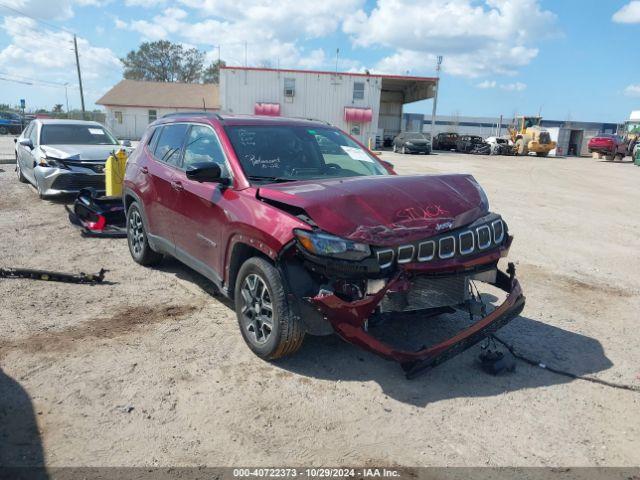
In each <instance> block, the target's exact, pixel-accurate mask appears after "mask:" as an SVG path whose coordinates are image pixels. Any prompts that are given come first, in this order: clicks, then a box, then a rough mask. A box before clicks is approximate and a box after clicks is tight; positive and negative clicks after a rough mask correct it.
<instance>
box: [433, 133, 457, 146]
mask: <svg viewBox="0 0 640 480" xmlns="http://www.w3.org/2000/svg"><path fill="white" fill-rule="evenodd" d="M458 137H459V135H458V134H457V133H453V132H442V133H439V134H437V135H436V136H435V138H434V139H433V149H434V150H455V148H456V142H457V141H458Z"/></svg>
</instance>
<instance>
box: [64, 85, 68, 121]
mask: <svg viewBox="0 0 640 480" xmlns="http://www.w3.org/2000/svg"><path fill="white" fill-rule="evenodd" d="M68 86H69V82H67V83H65V84H64V98H65V100H66V101H67V118H68V117H69V93H68V92H67V87H68Z"/></svg>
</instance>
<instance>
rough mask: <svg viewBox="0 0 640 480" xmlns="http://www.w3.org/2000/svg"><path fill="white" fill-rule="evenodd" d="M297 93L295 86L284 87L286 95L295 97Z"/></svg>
mask: <svg viewBox="0 0 640 480" xmlns="http://www.w3.org/2000/svg"><path fill="white" fill-rule="evenodd" d="M295 94H296V90H295V88H285V89H284V96H285V97H294V96H295Z"/></svg>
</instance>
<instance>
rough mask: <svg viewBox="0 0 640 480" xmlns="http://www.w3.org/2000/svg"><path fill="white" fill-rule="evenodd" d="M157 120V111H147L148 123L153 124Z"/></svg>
mask: <svg viewBox="0 0 640 480" xmlns="http://www.w3.org/2000/svg"><path fill="white" fill-rule="evenodd" d="M157 119H158V111H157V110H149V123H151V122H155V121H156V120H157Z"/></svg>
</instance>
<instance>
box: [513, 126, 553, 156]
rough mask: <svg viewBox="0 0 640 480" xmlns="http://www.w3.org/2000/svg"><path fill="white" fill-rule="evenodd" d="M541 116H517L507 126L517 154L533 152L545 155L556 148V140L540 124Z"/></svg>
mask: <svg viewBox="0 0 640 480" xmlns="http://www.w3.org/2000/svg"><path fill="white" fill-rule="evenodd" d="M541 121H542V117H517V118H516V119H515V120H514V125H513V126H512V127H510V128H509V134H510V135H511V141H512V142H513V145H514V149H515V152H516V154H517V155H528V154H529V152H534V153H535V154H536V155H537V156H539V157H546V156H547V155H549V152H550V151H551V150H553V149H554V148H556V142H554V141H552V140H551V135H549V132H548V131H547V129H545V128H544V127H541V126H540V122H541Z"/></svg>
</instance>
